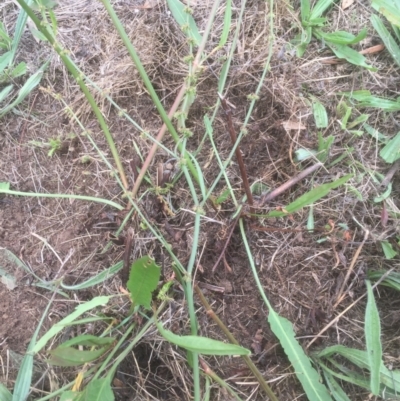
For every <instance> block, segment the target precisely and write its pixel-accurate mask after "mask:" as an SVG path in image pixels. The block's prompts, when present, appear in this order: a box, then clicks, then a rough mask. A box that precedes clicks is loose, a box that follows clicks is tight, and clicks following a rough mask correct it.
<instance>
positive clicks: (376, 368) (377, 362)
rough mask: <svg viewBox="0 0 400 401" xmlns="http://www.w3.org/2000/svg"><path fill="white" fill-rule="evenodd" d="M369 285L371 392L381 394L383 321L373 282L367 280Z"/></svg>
mask: <svg viewBox="0 0 400 401" xmlns="http://www.w3.org/2000/svg"><path fill="white" fill-rule="evenodd" d="M366 285H367V294H368V295H367V307H366V310H365V325H364V332H365V342H366V346H367V355H368V363H369V370H370V372H371V379H370V380H371V381H370V383H371V393H372V394H374V395H379V390H380V370H381V369H380V367H381V365H382V363H383V362H382V343H381V322H380V318H379V312H378V308H377V306H376V303H375V297H374V292H373V291H372V287H371V283H370V281H369V280H366Z"/></svg>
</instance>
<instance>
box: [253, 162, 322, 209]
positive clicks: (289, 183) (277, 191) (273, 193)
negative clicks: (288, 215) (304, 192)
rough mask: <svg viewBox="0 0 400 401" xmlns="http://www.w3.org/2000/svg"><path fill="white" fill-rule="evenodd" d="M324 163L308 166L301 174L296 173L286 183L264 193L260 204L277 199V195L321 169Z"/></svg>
mask: <svg viewBox="0 0 400 401" xmlns="http://www.w3.org/2000/svg"><path fill="white" fill-rule="evenodd" d="M322 165H323V164H322V163H316V164H314V165H312V166H310V167H307V168H306V169H305V170H303V171H302V172H301V173H300V174H298V175H296V176H295V177H293V178H291V179H290V180H288V181H286V182H285V183H284V184H282V185H281V186H280V187H278V188H276V189H274V190H273V191H271V192H268V193H267V194H266V195H264V196H263V197H262V198H261V201H260V206H263V205H265V204H266V203H267V202H269V201H271V200H272V199H275V198H276V197H277V196H279V195H281V194H282V193H283V192H285V191H287V190H288V189H289V188H291V187H292V186H293V185H295V184H297V183H298V182H299V181H301V180H302V179H303V178H305V177H307V176H308V175H310V174H311V173H313V172H314V171H315V170H317V169H319V168H320V167H321V166H322Z"/></svg>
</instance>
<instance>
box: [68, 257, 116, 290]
mask: <svg viewBox="0 0 400 401" xmlns="http://www.w3.org/2000/svg"><path fill="white" fill-rule="evenodd" d="M122 267H123V262H122V261H120V262H118V263H116V264H115V265H114V266H111V267H109V268H108V269H106V270H103V271H102V272H101V273H99V274H97V275H96V276H94V277H92V278H90V279H88V280H86V281H84V282H82V283H80V284H75V285H66V284H64V283H63V282H61V287H62V288H64V289H66V290H70V291H77V290H83V289H85V288H90V287H93V286H95V285H98V284H101V283H102V282H104V281H105V280H107V279H109V278H110V277H112V276H114V275H115V274H116V273H118V272H119V271H120V270H121V269H122Z"/></svg>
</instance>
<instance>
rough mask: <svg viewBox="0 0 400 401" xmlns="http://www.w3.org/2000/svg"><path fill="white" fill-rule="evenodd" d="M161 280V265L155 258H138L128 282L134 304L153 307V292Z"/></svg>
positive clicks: (132, 267)
mask: <svg viewBox="0 0 400 401" xmlns="http://www.w3.org/2000/svg"><path fill="white" fill-rule="evenodd" d="M159 280H160V267H159V266H157V265H156V264H155V262H154V260H153V259H151V258H150V257H149V256H144V257H142V258H140V259H138V260H136V261H135V262H134V263H133V264H132V266H131V271H130V274H129V280H128V283H127V284H126V285H127V287H128V290H129V291H130V293H131V299H132V302H133V305H134V306H139V305H142V306H144V307H145V308H146V309H150V308H151V305H150V303H151V294H152V292H153V291H154V290H155V289H156V288H157V284H158V281H159Z"/></svg>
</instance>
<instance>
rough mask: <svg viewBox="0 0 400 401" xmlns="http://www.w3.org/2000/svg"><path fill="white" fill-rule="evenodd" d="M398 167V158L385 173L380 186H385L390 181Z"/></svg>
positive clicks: (399, 163) (399, 167)
mask: <svg viewBox="0 0 400 401" xmlns="http://www.w3.org/2000/svg"><path fill="white" fill-rule="evenodd" d="M399 169H400V160H397V162H395V163H394V164H393V166H392V167H391V168H390V170H389V171H388V172H387V174H386V175H385V178H384V179H383V180H382V182H381V187H387V186H388V185H389V183H390V181H392V178H393V176H394V175H395V174H396V171H397V170H399Z"/></svg>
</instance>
